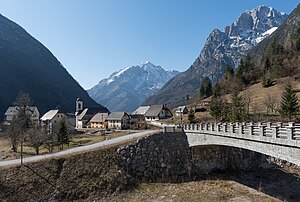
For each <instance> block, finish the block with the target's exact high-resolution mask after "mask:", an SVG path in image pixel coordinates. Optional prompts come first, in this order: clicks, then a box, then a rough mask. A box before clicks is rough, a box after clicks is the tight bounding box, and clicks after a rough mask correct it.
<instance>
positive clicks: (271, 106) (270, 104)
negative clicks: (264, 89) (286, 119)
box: [264, 94, 278, 114]
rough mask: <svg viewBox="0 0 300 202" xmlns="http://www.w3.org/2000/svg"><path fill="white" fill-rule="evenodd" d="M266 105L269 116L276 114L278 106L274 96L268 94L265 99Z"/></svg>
mask: <svg viewBox="0 0 300 202" xmlns="http://www.w3.org/2000/svg"><path fill="white" fill-rule="evenodd" d="M264 105H265V106H266V109H267V114H269V112H272V113H274V112H275V110H276V108H277V105H278V99H277V97H276V96H275V95H272V94H267V95H266V96H265V99H264Z"/></svg>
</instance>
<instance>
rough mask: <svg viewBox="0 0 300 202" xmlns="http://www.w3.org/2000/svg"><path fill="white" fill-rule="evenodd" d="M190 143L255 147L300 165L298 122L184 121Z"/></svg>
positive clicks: (251, 149) (244, 147)
mask: <svg viewBox="0 0 300 202" xmlns="http://www.w3.org/2000/svg"><path fill="white" fill-rule="evenodd" d="M183 130H184V132H185V133H186V135H187V139H188V143H189V146H190V147H195V146H204V145H221V146H230V147H236V148H242V149H247V150H250V151H255V152H258V153H262V154H265V155H268V156H272V157H275V158H278V159H281V160H286V161H288V162H290V163H293V164H296V165H298V166H300V124H295V123H292V122H290V123H285V124H284V123H270V122H269V123H201V124H191V125H184V126H183Z"/></svg>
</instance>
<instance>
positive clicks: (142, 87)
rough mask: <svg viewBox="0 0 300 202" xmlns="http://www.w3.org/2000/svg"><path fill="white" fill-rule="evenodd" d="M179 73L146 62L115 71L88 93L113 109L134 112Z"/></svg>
mask: <svg viewBox="0 0 300 202" xmlns="http://www.w3.org/2000/svg"><path fill="white" fill-rule="evenodd" d="M177 73H178V72H177V71H166V70H164V69H163V68H162V67H160V66H156V65H153V64H151V63H150V62H146V63H144V64H142V65H139V66H132V67H127V68H125V69H122V70H120V71H118V72H115V73H113V74H112V75H110V77H109V78H107V79H103V80H101V81H100V82H99V83H98V84H97V85H96V86H94V87H93V88H91V89H90V90H88V93H89V95H90V96H91V97H92V98H93V99H94V100H96V101H97V102H99V103H103V104H104V105H105V106H107V107H108V109H109V110H111V111H127V112H132V111H134V110H135V109H136V108H137V107H138V106H140V104H141V103H142V102H143V101H144V100H145V99H146V98H147V97H148V96H150V95H153V94H154V93H156V92H157V91H158V90H159V89H160V88H161V87H162V86H163V85H164V84H165V83H166V82H167V81H168V80H169V79H171V78H172V77H174V76H175V75H176V74H177Z"/></svg>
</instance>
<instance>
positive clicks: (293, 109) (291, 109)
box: [279, 83, 299, 120]
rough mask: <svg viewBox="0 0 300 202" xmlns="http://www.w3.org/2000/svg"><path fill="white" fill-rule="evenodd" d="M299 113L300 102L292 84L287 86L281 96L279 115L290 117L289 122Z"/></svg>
mask: <svg viewBox="0 0 300 202" xmlns="http://www.w3.org/2000/svg"><path fill="white" fill-rule="evenodd" d="M298 112H299V102H298V97H297V95H296V93H295V92H294V90H293V86H292V84H290V83H289V84H287V85H286V86H285V89H284V92H283V93H282V96H281V105H280V110H279V113H280V114H281V116H283V117H288V118H289V120H291V119H292V117H293V116H295V115H297V113H298Z"/></svg>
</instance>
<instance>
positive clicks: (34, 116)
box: [4, 106, 40, 125]
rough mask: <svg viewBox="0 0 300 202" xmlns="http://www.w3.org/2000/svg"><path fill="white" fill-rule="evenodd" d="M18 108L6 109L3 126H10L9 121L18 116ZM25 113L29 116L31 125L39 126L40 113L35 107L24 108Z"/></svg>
mask: <svg viewBox="0 0 300 202" xmlns="http://www.w3.org/2000/svg"><path fill="white" fill-rule="evenodd" d="M18 110H19V107H18V106H14V107H8V109H7V110H6V112H5V114H4V116H5V117H4V125H10V123H11V121H12V120H13V118H14V117H16V116H17V114H18ZM26 113H29V114H30V119H31V121H32V123H33V124H35V125H39V119H40V112H39V110H38V108H37V107H26Z"/></svg>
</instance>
